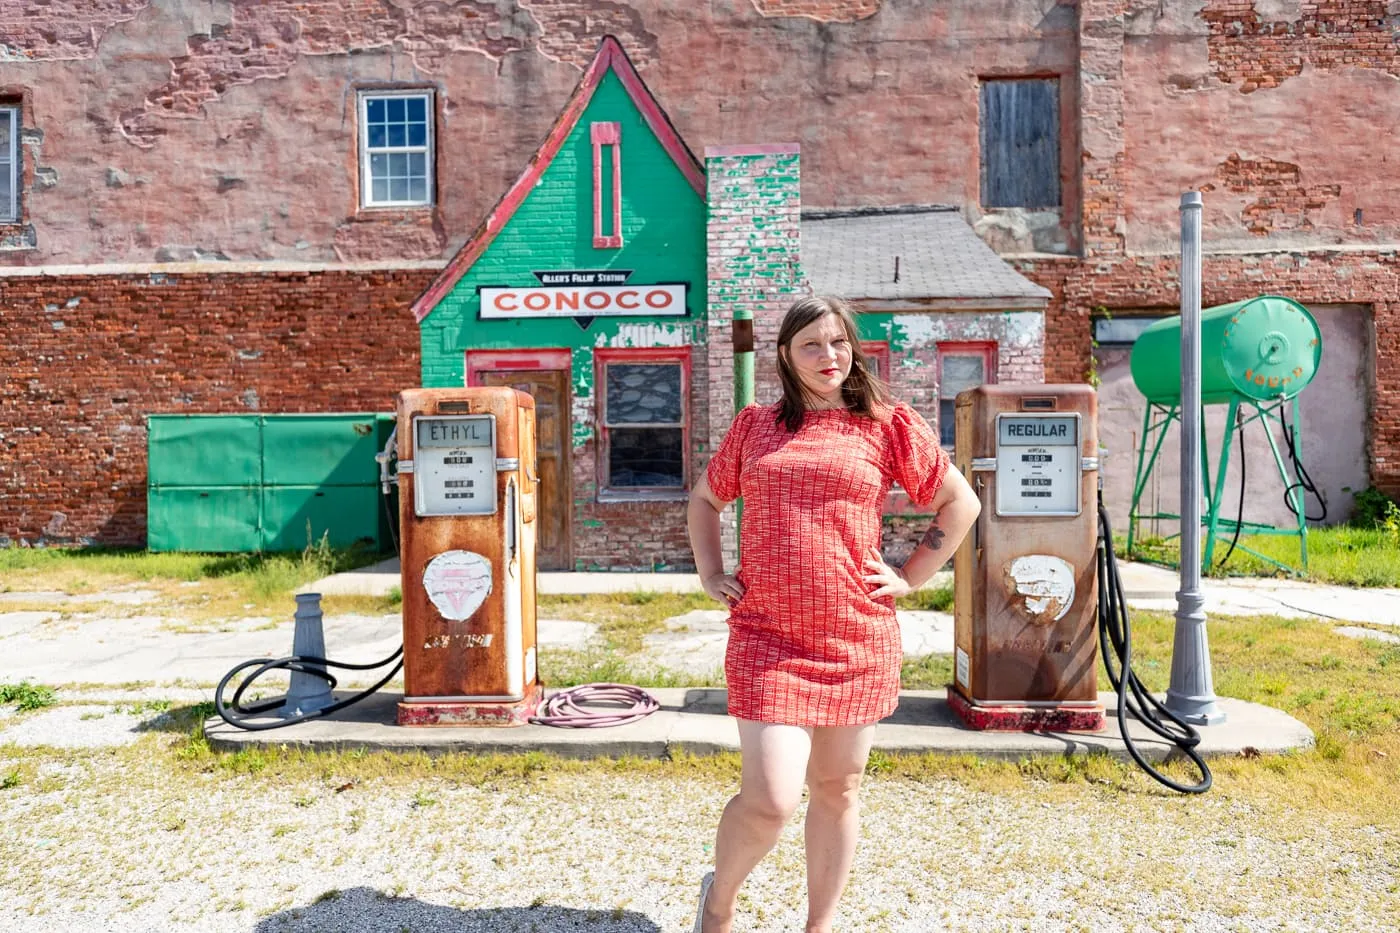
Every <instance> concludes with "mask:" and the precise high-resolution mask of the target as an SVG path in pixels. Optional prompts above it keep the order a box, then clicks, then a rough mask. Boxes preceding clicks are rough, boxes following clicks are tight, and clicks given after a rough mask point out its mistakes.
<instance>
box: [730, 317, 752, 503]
mask: <svg viewBox="0 0 1400 933" xmlns="http://www.w3.org/2000/svg"><path fill="white" fill-rule="evenodd" d="M731 326H732V328H733V343H734V414H736V415H737V414H739V412H741V411H743V410H744V408H745V407H747V406H749V405H752V404H753V309H752V308H748V307H743V306H740V307H737V308H735V309H734V321H733V323H732V325H731ZM743 517H744V500H743V499H742V498H741V499H739V500H738V501H737V502H735V503H734V520H735V521H736V522H740V521H742V520H743Z"/></svg>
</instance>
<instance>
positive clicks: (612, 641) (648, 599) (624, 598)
mask: <svg viewBox="0 0 1400 933" xmlns="http://www.w3.org/2000/svg"><path fill="white" fill-rule="evenodd" d="M536 607H537V609H536V614H537V615H538V616H539V617H540V618H545V619H574V620H577V621H579V622H593V623H595V624H596V625H597V626H598V633H599V634H600V635H601V636H602V637H603V640H604V641H605V642H606V643H607V647H608V648H609V649H610V650H612V651H617V652H622V653H624V654H632V653H633V652H637V651H640V650H642V637H643V636H644V635H648V634H650V633H652V632H657V631H660V630H661V627H662V626H661V623H663V622H664V621H665V620H667V619H669V618H671V617H672V616H679V615H684V614H685V613H687V612H690V611H692V610H695V609H718V608H719V604H718V603H716V602H715V601H714V600H713V599H711V598H710V597H708V596H706V595H705V594H704V593H651V592H643V591H638V592H634V593H589V594H586V595H559V596H544V595H542V596H540V597H539V598H538V600H537V602H536Z"/></svg>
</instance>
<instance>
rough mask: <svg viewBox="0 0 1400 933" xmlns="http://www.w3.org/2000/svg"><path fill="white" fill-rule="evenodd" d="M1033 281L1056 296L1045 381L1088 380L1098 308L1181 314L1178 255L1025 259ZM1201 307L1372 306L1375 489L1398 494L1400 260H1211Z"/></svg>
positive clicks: (1280, 255)
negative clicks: (1247, 303)
mask: <svg viewBox="0 0 1400 933" xmlns="http://www.w3.org/2000/svg"><path fill="white" fill-rule="evenodd" d="M1017 265H1018V266H1019V267H1020V268H1021V271H1022V272H1024V273H1025V274H1026V275H1027V276H1029V277H1030V278H1032V279H1034V280H1035V281H1036V282H1038V283H1039V284H1041V285H1044V286H1045V287H1046V288H1049V289H1050V290H1051V291H1052V292H1054V294H1055V297H1054V299H1053V300H1052V302H1051V306H1050V309H1049V311H1048V312H1047V326H1046V346H1047V350H1046V363H1045V366H1046V374H1045V375H1046V380H1047V381H1049V382H1082V381H1085V379H1086V378H1087V374H1088V371H1089V366H1090V352H1091V349H1092V348H1091V344H1090V335H1091V323H1090V318H1091V316H1092V315H1093V314H1094V313H1095V312H1097V311H1100V310H1102V311H1107V312H1109V313H1112V312H1113V311H1114V310H1115V309H1138V310H1141V309H1145V308H1161V309H1163V310H1164V311H1166V312H1167V313H1173V312H1174V311H1175V309H1177V308H1179V307H1180V301H1181V299H1180V293H1179V271H1178V265H1179V259H1178V257H1177V256H1171V255H1161V256H1134V257H1120V258H1106V257H1100V258H1098V259H1097V260H1095V261H1094V262H1092V263H1087V262H1080V261H1075V260H1059V259H1054V260H1051V259H1046V260H1035V261H1021V262H1018V263H1017ZM1201 278H1202V299H1201V300H1202V304H1203V306H1204V307H1212V306H1215V305H1220V304H1226V303H1228V302H1231V301H1239V300H1240V299H1243V298H1249V297H1251V296H1253V295H1259V294H1269V293H1273V294H1281V295H1287V296H1288V297H1290V298H1293V299H1295V300H1297V301H1300V302H1302V303H1303V304H1304V305H1308V304H1333V303H1340V302H1348V303H1360V304H1368V305H1370V306H1371V309H1372V313H1373V318H1374V332H1375V335H1376V338H1375V339H1376V347H1375V368H1374V373H1375V385H1374V386H1373V387H1367V386H1357V391H1358V392H1365V391H1367V390H1368V388H1369V389H1370V390H1371V392H1372V416H1371V424H1370V435H1371V436H1370V450H1369V460H1370V470H1371V482H1372V483H1374V484H1375V485H1376V486H1378V487H1380V488H1382V489H1384V490H1386V491H1387V492H1389V493H1390V494H1392V495H1396V494H1400V255H1397V253H1396V251H1395V250H1393V249H1386V250H1355V249H1352V250H1337V251H1312V252H1273V253H1265V252H1261V253H1251V254H1224V255H1207V256H1206V257H1205V259H1204V262H1203V268H1202V277H1201Z"/></svg>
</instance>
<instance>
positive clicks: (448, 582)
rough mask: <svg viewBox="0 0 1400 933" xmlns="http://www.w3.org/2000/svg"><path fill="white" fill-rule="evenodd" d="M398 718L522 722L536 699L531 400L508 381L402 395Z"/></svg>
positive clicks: (535, 478) (404, 721)
mask: <svg viewBox="0 0 1400 933" xmlns="http://www.w3.org/2000/svg"><path fill="white" fill-rule="evenodd" d="M398 476H399V527H400V530H401V535H402V542H401V545H400V550H401V554H400V566H401V573H402V591H403V634H404V698H403V701H402V702H401V703H400V704H399V712H398V722H399V724H400V725H418V726H424V725H464V724H473V725H523V724H524V723H526V722H527V721H528V720H529V718H530V717H531V716H532V715H534V714H535V712H536V710H537V709H538V707H539V704H540V700H541V696H542V692H543V691H542V688H541V685H540V683H539V680H538V677H537V675H536V637H535V543H536V527H537V525H536V521H535V510H536V501H537V486H538V475H537V473H536V465H535V403H534V399H532V398H531V397H530V396H529V395H527V394H525V393H524V392H519V391H516V390H515V389H511V388H504V387H490V388H469V389H409V390H407V391H404V392H402V393H400V394H399V399H398Z"/></svg>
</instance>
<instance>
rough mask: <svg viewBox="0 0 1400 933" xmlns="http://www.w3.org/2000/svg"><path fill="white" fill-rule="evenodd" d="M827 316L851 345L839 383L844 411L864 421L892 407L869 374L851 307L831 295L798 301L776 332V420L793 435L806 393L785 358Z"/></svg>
mask: <svg viewBox="0 0 1400 933" xmlns="http://www.w3.org/2000/svg"><path fill="white" fill-rule="evenodd" d="M828 314H834V315H836V318H837V320H839V321H840V322H841V327H842V328H843V329H844V330H845V331H846V339H847V340H848V341H849V342H850V345H851V373H850V375H848V376H847V377H846V381H845V382H843V383H841V398H842V400H843V401H844V402H845V403H846V408H847V409H849V410H850V411H853V412H856V413H857V414H861V415H865V416H866V417H874V416H875V413H876V410H877V409H883V408H888V407H889V406H890V404H891V401H890V393H889V388H888V387H887V386H886V385H885V383H884V382H882V381H881V380H880V379H879V378H878V377H877V376H876V375H875V374H874V373H873V372H871V371H870V358H869V357H867V356H866V355H865V353H864V352H863V351H862V350H861V348H860V334H859V332H858V331H857V329H856V319H855V314H854V313H853V312H852V311H851V306H850V305H848V304H847V303H846V302H845V301H844V300H842V299H840V298H836V297H833V296H831V295H811V296H809V297H806V298H799V299H797V301H795V302H793V303H792V307H790V308H788V310H787V314H785V315H784V316H783V323H782V325H781V326H780V327H779V328H778V379H779V380H780V381H781V382H782V385H783V398H782V401H780V402H779V403H778V417H777V420H778V422H779V423H780V424H782V425H783V426H784V427H786V428H787V429H788V430H789V431H792V432H794V433H795V432H796V431H797V429H798V428H800V427H802V415H803V413H804V412H806V411H807V398H808V394H809V393H808V392H807V390H805V389H804V388H803V387H802V381H801V380H800V379H799V378H798V376H797V374H796V373H794V372H793V371H792V363H791V361H790V360H789V359H788V354H790V353H791V352H792V338H793V337H794V336H796V335H797V332H798V331H800V330H801V329H802V328H804V327H806V326H807V325H808V324H811V323H812V322H813V321H819V320H821V319H822V318H823V317H825V316H826V315H828Z"/></svg>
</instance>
